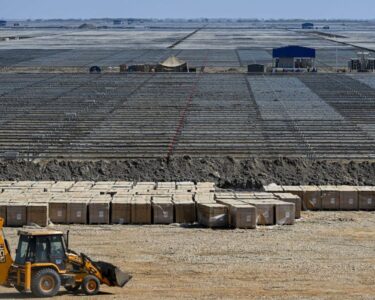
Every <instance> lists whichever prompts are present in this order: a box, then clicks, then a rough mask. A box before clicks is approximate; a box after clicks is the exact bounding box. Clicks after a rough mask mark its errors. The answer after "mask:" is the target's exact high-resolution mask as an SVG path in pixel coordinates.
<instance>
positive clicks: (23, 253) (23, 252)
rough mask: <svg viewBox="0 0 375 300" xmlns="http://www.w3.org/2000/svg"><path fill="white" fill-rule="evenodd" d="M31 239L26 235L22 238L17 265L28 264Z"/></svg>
mask: <svg viewBox="0 0 375 300" xmlns="http://www.w3.org/2000/svg"><path fill="white" fill-rule="evenodd" d="M29 242H30V238H29V237H28V236H26V235H23V236H20V239H19V242H18V247H17V252H16V259H15V263H16V264H20V265H23V264H25V262H26V257H27V252H28V248H29Z"/></svg>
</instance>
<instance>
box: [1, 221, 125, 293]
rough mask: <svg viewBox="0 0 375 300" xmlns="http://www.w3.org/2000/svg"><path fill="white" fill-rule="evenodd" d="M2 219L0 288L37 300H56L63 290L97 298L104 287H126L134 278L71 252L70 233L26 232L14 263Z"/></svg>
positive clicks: (50, 231)
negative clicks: (51, 299)
mask: <svg viewBox="0 0 375 300" xmlns="http://www.w3.org/2000/svg"><path fill="white" fill-rule="evenodd" d="M3 224H4V220H3V219H2V218H0V230H1V233H0V284H1V285H4V286H7V287H14V288H16V289H17V290H18V291H19V292H21V293H29V292H31V293H33V294H34V295H35V296H36V297H52V296H55V295H56V294H57V293H58V292H59V290H60V287H61V286H63V287H65V289H66V290H67V291H69V292H78V291H79V290H80V289H82V291H83V292H84V293H85V294H86V295H96V294H97V293H98V292H99V288H100V285H101V284H106V285H108V286H119V287H123V286H124V285H125V284H126V283H127V282H128V281H129V280H130V279H131V278H132V276H131V275H129V274H127V273H124V272H122V271H121V270H119V269H118V268H117V267H115V266H113V265H112V264H109V263H105V262H100V261H99V262H94V261H92V260H91V259H90V258H89V257H87V256H86V255H85V254H83V253H81V254H77V253H76V252H74V251H72V250H70V249H69V247H68V244H69V232H67V235H66V236H64V234H63V232H61V231H54V230H50V229H22V230H19V231H18V235H19V242H18V247H17V250H16V257H15V259H14V260H13V258H12V256H11V252H10V248H9V244H8V242H7V240H6V239H5V236H4V231H3Z"/></svg>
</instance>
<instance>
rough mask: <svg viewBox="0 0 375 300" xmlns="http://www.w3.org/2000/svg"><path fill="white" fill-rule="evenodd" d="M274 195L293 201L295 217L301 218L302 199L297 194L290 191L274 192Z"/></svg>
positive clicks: (283, 199)
mask: <svg viewBox="0 0 375 300" xmlns="http://www.w3.org/2000/svg"><path fill="white" fill-rule="evenodd" d="M275 196H276V197H277V198H279V200H281V201H284V202H288V203H293V204H294V206H295V218H296V219H300V218H301V209H302V200H301V198H300V197H299V196H297V195H295V194H291V193H276V194H275Z"/></svg>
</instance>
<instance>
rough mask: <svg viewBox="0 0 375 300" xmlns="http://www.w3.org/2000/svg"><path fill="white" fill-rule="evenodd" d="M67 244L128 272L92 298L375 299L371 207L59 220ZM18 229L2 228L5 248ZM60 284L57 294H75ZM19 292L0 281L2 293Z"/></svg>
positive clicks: (374, 218) (3, 295)
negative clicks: (190, 223)
mask: <svg viewBox="0 0 375 300" xmlns="http://www.w3.org/2000/svg"><path fill="white" fill-rule="evenodd" d="M57 228H59V229H62V230H67V229H70V230H71V248H72V249H74V250H76V251H77V252H78V251H79V252H84V253H86V254H87V255H89V256H91V257H92V258H93V259H97V260H106V261H109V262H112V263H114V264H116V265H118V266H119V267H121V268H122V269H124V270H127V271H129V272H131V273H132V275H133V276H134V278H133V279H132V281H131V282H130V283H129V284H128V285H127V286H125V287H124V288H123V289H120V288H108V287H103V288H102V293H101V295H100V296H98V297H94V298H90V299H96V298H97V299H124V298H126V299H340V300H341V299H375V213H374V212H372V213H370V212H314V213H311V212H308V213H304V214H303V219H302V220H301V221H299V222H298V223H297V224H296V225H294V226H283V227H268V228H266V227H260V228H259V229H257V230H210V229H202V228H196V227H195V228H182V227H179V226H177V225H175V226H174V225H171V226H121V225H116V226H57ZM16 231H17V229H14V228H6V229H5V234H6V235H7V238H8V239H9V241H10V244H11V248H12V249H14V248H16V240H17V236H16ZM81 296H82V295H78V296H77V295H76V296H74V295H71V294H67V293H66V292H64V291H61V293H60V294H59V296H58V297H57V299H80V298H81ZM20 297H21V296H20V295H19V294H18V293H17V292H15V291H14V290H13V289H7V288H2V287H1V288H0V298H2V299H12V298H20Z"/></svg>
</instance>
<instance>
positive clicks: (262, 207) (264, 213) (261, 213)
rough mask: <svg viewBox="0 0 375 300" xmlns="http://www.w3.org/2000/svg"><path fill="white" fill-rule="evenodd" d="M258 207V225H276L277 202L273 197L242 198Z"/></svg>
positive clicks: (243, 200)
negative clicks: (275, 202)
mask: <svg viewBox="0 0 375 300" xmlns="http://www.w3.org/2000/svg"><path fill="white" fill-rule="evenodd" d="M241 201H242V202H245V203H247V204H250V205H253V206H255V207H256V212H257V225H275V204H274V202H273V201H274V200H272V199H242V200H241Z"/></svg>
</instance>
